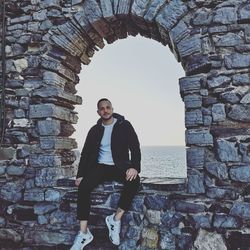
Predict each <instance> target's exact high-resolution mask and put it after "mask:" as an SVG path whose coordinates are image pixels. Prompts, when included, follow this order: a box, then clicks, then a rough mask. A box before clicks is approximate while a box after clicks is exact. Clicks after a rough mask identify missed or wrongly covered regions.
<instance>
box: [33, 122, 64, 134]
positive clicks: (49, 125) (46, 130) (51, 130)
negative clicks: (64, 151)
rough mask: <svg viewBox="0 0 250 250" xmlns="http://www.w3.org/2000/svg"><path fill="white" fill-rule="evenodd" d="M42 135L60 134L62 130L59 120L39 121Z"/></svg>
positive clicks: (38, 124)
mask: <svg viewBox="0 0 250 250" xmlns="http://www.w3.org/2000/svg"><path fill="white" fill-rule="evenodd" d="M37 127H38V132H39V134H40V135H59V134H60V131H61V126H60V121H59V120H44V121H38V122H37Z"/></svg>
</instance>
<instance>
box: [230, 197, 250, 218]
mask: <svg viewBox="0 0 250 250" xmlns="http://www.w3.org/2000/svg"><path fill="white" fill-rule="evenodd" d="M230 214H231V215H235V216H238V217H240V218H242V219H246V220H249V219H250V204H249V203H248V202H238V201H237V202H235V203H234V204H233V206H232V208H231V209H230Z"/></svg>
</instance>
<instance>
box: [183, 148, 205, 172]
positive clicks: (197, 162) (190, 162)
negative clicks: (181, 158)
mask: <svg viewBox="0 0 250 250" xmlns="http://www.w3.org/2000/svg"><path fill="white" fill-rule="evenodd" d="M186 152H187V154H186V156H187V166H188V167H189V168H203V166H204V161H205V150H204V148H203V147H191V148H187V150H186Z"/></svg>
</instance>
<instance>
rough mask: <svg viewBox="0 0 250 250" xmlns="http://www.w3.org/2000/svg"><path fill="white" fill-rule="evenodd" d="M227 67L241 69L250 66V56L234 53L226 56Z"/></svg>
mask: <svg viewBox="0 0 250 250" xmlns="http://www.w3.org/2000/svg"><path fill="white" fill-rule="evenodd" d="M225 65H226V67H227V69H241V68H248V67H249V66H250V55H245V54H239V53H233V54H231V55H228V56H225Z"/></svg>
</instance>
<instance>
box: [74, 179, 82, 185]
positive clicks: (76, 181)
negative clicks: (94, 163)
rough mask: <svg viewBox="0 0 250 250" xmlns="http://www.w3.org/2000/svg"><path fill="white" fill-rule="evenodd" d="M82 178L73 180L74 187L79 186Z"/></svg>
mask: <svg viewBox="0 0 250 250" xmlns="http://www.w3.org/2000/svg"><path fill="white" fill-rule="evenodd" d="M82 178H83V177H79V178H77V179H76V180H75V185H76V186H79V185H80V183H81V181H82Z"/></svg>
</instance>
